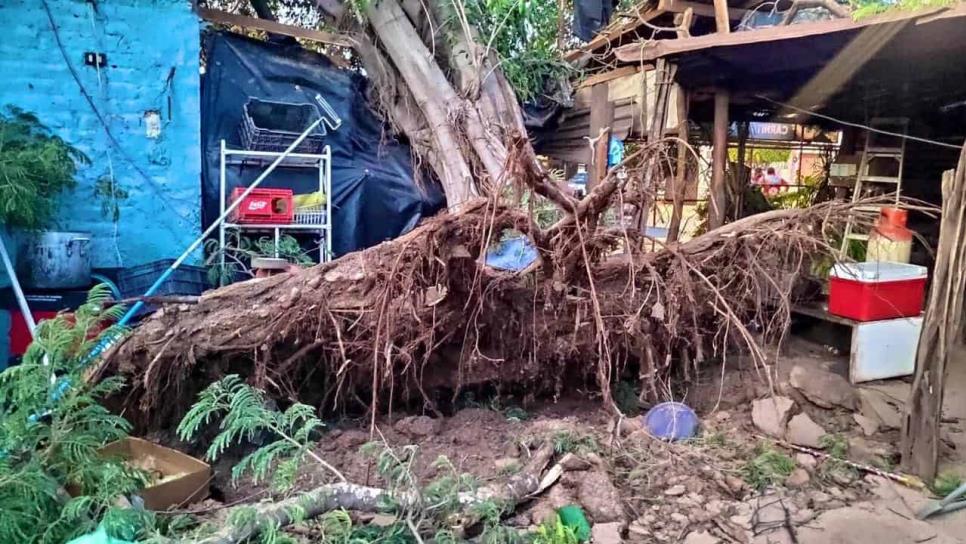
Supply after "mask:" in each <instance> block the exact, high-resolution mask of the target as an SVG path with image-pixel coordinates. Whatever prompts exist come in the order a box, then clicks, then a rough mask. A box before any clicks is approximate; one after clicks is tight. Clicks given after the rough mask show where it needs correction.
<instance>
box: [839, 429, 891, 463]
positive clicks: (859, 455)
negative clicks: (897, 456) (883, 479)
mask: <svg viewBox="0 0 966 544" xmlns="http://www.w3.org/2000/svg"><path fill="white" fill-rule="evenodd" d="M895 451H896V450H895V447H893V446H891V445H889V444H886V443H884V442H876V441H874V440H869V439H867V438H863V437H861V436H855V437H852V438H850V439H849V456H850V457H852V458H853V459H855V461H856V462H858V463H868V464H870V465H876V466H883V464H884V462H885V461H886V460H888V459H891V458H892V456H893V454H894V453H895Z"/></svg>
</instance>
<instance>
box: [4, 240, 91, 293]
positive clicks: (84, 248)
mask: <svg viewBox="0 0 966 544" xmlns="http://www.w3.org/2000/svg"><path fill="white" fill-rule="evenodd" d="M90 244H91V235H90V233H87V232H38V233H35V234H33V235H32V236H30V238H28V240H27V244H26V251H25V252H24V255H23V258H22V259H21V262H22V264H23V266H24V272H25V274H24V277H25V278H26V280H25V281H24V283H26V284H27V286H28V287H33V288H35V289H74V288H78V287H88V286H90V284H91V255H90Z"/></svg>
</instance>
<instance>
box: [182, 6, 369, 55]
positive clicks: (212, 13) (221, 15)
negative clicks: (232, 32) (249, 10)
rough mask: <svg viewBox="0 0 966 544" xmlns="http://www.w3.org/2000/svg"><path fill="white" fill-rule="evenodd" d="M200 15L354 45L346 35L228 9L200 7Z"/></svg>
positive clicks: (277, 31) (210, 20)
mask: <svg viewBox="0 0 966 544" xmlns="http://www.w3.org/2000/svg"><path fill="white" fill-rule="evenodd" d="M198 15H199V16H200V17H201V18H202V19H204V20H206V21H208V22H210V23H217V24H222V25H230V26H238V27H242V28H252V29H255V30H262V31H265V32H268V33H270V34H281V35H282V36H291V37H293V38H301V39H303V40H311V41H314V42H319V43H327V44H331V45H339V46H342V47H352V43H351V42H350V41H349V40H348V39H347V38H346V37H345V36H342V35H340V34H335V33H332V32H324V31H321V30H311V29H308V28H302V27H298V26H293V25H286V24H282V23H278V22H275V21H270V20H268V19H256V18H255V17H245V16H244V15H235V14H234V13H228V12H227V11H221V10H219V9H208V8H198Z"/></svg>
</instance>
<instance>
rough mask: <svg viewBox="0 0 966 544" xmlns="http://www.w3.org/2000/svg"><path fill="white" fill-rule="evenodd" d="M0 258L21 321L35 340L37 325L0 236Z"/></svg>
mask: <svg viewBox="0 0 966 544" xmlns="http://www.w3.org/2000/svg"><path fill="white" fill-rule="evenodd" d="M0 258H2V259H3V267H4V268H6V270H7V275H8V276H10V285H11V286H12V287H13V294H14V297H15V298H16V299H17V306H19V307H20V313H22V314H23V320H24V321H26V322H27V329H28V330H29V331H30V337H31V338H32V339H34V340H36V339H37V333H36V329H37V323H35V322H34V316H33V314H31V313H30V307H29V306H28V305H27V297H25V296H24V294H23V289H21V288H20V281H18V280H17V274H16V272H14V271H13V263H12V262H10V256H9V255H7V246H6V245H4V243H3V237H2V236H0Z"/></svg>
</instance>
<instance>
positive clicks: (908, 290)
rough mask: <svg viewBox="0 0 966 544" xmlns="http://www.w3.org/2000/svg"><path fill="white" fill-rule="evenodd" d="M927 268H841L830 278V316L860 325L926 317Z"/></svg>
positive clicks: (875, 264) (873, 265) (880, 265)
mask: <svg viewBox="0 0 966 544" xmlns="http://www.w3.org/2000/svg"><path fill="white" fill-rule="evenodd" d="M925 291H926V268H925V267H922V266H916V265H911V264H905V263H887V262H870V263H854V264H837V265H835V267H833V269H832V273H831V274H830V276H829V297H828V313H830V314H833V315H838V316H841V317H847V318H849V319H854V320H856V321H880V320H883V319H896V318H901V317H915V316H918V315H919V314H921V313H922V301H923V295H924V293H925Z"/></svg>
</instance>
